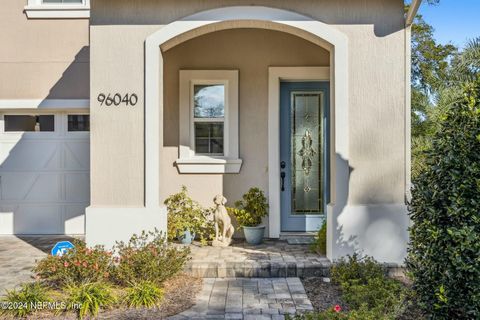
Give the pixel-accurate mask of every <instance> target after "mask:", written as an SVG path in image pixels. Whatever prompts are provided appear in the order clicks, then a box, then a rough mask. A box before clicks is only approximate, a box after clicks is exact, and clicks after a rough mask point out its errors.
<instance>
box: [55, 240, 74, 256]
mask: <svg viewBox="0 0 480 320" xmlns="http://www.w3.org/2000/svg"><path fill="white" fill-rule="evenodd" d="M73 248H75V246H74V245H73V244H72V243H71V242H70V241H60V242H57V244H56V245H55V246H54V247H53V248H52V256H59V257H61V256H63V255H64V254H65V253H67V251H68V250H70V249H73Z"/></svg>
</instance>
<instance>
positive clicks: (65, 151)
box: [0, 113, 90, 234]
mask: <svg viewBox="0 0 480 320" xmlns="http://www.w3.org/2000/svg"><path fill="white" fill-rule="evenodd" d="M0 116H1V115H0ZM55 117H56V122H55V126H56V127H55V130H56V131H55V132H49V133H45V132H37V133H35V132H29V133H28V134H15V133H14V134H11V133H3V127H2V126H1V124H2V123H1V121H0V234H12V233H14V234H83V233H84V232H85V221H84V220H85V208H86V207H87V206H89V203H90V142H89V134H88V133H86V132H75V133H68V132H66V128H67V125H66V124H67V115H66V113H59V114H56V115H55ZM0 120H1V118H0Z"/></svg>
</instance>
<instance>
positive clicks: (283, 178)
mask: <svg viewBox="0 0 480 320" xmlns="http://www.w3.org/2000/svg"><path fill="white" fill-rule="evenodd" d="M280 178H282V191H285V172H283V171H282V172H281V173H280Z"/></svg>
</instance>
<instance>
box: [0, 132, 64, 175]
mask: <svg viewBox="0 0 480 320" xmlns="http://www.w3.org/2000/svg"><path fill="white" fill-rule="evenodd" d="M57 148H58V143H57V142H52V141H48V140H47V141H45V140H22V139H21V140H20V141H18V142H17V143H15V144H11V143H9V146H8V148H5V149H6V150H4V152H7V158H6V159H5V161H4V162H3V163H2V164H1V166H0V168H1V169H4V170H15V171H19V170H29V171H34V170H42V169H46V168H52V167H53V168H54V167H57V168H58V165H59V163H58V156H56V153H57ZM32 157H34V158H35V159H32ZM33 160H34V161H33Z"/></svg>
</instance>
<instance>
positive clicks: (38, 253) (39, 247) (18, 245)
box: [0, 236, 72, 296]
mask: <svg viewBox="0 0 480 320" xmlns="http://www.w3.org/2000/svg"><path fill="white" fill-rule="evenodd" d="M63 240H70V241H71V240H72V238H71V237H68V236H48V237H42V236H38V237H15V236H0V296H2V295H3V294H4V291H5V289H13V288H14V287H15V286H16V285H18V284H20V283H22V282H26V281H31V280H32V272H31V271H32V268H33V267H34V265H35V261H36V260H39V259H42V258H43V257H45V256H46V255H47V254H48V253H49V252H50V250H51V249H52V247H53V246H54V245H55V243H57V242H58V241H63Z"/></svg>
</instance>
